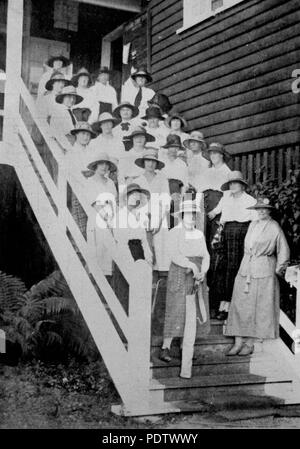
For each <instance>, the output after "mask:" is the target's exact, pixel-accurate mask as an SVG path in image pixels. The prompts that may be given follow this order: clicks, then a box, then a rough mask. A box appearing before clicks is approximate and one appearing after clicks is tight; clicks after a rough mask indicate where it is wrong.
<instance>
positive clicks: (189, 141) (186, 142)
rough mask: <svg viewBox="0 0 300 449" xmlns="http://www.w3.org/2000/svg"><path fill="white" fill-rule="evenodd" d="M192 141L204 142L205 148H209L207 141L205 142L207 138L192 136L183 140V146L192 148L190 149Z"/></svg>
mask: <svg viewBox="0 0 300 449" xmlns="http://www.w3.org/2000/svg"><path fill="white" fill-rule="evenodd" d="M191 142H199V143H203V145H204V149H205V150H206V149H207V143H206V142H205V140H204V139H193V138H192V137H190V138H189V139H185V140H184V141H183V143H182V144H183V146H184V147H185V148H187V149H188V150H191V149H190V144H191ZM191 151H193V150H191Z"/></svg>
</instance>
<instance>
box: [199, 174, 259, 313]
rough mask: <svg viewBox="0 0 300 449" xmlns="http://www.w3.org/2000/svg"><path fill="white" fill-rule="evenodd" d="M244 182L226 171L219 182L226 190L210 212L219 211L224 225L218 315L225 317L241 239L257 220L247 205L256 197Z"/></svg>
mask: <svg viewBox="0 0 300 449" xmlns="http://www.w3.org/2000/svg"><path fill="white" fill-rule="evenodd" d="M247 186H248V184H247V182H246V181H245V180H244V178H243V175H242V173H241V172H239V171H232V172H231V173H229V175H228V178H227V182H226V183H224V184H223V185H222V186H221V189H222V190H223V191H225V193H224V196H223V197H222V198H221V200H220V202H219V204H218V205H217V207H215V208H214V209H213V210H212V211H211V212H209V214H208V217H209V218H210V219H214V218H215V217H216V216H217V215H218V214H221V218H220V223H221V225H222V226H224V229H223V244H224V249H223V252H224V259H223V265H222V268H220V270H221V271H222V274H223V282H222V284H223V296H222V301H221V304H220V307H219V313H218V315H217V317H216V318H217V319H219V320H225V319H226V318H227V315H228V310H229V305H230V301H231V297H232V290H233V284H234V280H235V277H236V274H237V272H238V269H239V267H240V263H241V261H242V258H243V255H244V240H245V235H246V233H247V230H248V227H249V224H250V222H251V221H252V220H256V218H257V213H256V212H255V211H254V210H249V209H248V208H249V207H251V206H253V205H254V204H255V202H256V201H255V199H254V198H253V197H252V196H251V195H248V194H247V193H246V192H245V189H246V187H247Z"/></svg>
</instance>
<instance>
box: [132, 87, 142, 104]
mask: <svg viewBox="0 0 300 449" xmlns="http://www.w3.org/2000/svg"><path fill="white" fill-rule="evenodd" d="M141 101H142V88H141V87H139V91H138V93H137V94H136V97H135V100H134V106H136V107H137V108H138V107H139V106H140V104H141Z"/></svg>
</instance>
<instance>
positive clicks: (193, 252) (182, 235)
mask: <svg viewBox="0 0 300 449" xmlns="http://www.w3.org/2000/svg"><path fill="white" fill-rule="evenodd" d="M197 209H198V208H197V206H196V204H195V202H194V201H190V200H189V201H185V202H184V203H183V204H182V206H181V208H180V210H179V212H177V213H176V214H177V215H179V216H182V218H183V219H182V222H181V223H179V224H178V225H177V226H176V227H175V228H173V229H171V231H170V232H169V240H168V248H169V253H170V258H171V265H170V269H169V274H168V283H167V298H166V314H165V323H164V340H163V345H162V349H161V353H160V358H161V360H163V361H165V362H170V361H171V360H172V356H171V343H172V340H173V338H174V337H182V338H183V344H182V363H181V372H180V377H183V378H190V377H191V373H192V358H193V352H194V343H195V339H196V336H197V335H206V334H207V333H208V332H209V329H210V323H209V311H208V296H207V287H206V282H205V276H206V273H207V270H208V267H209V253H208V251H207V248H206V243H205V238H204V235H203V233H202V232H201V231H200V230H199V229H196V212H198V210H197ZM194 289H196V291H197V293H198V294H197V295H196V296H192V293H193V291H194ZM198 323H200V325H198V326H197V324H198Z"/></svg>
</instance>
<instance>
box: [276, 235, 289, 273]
mask: <svg viewBox="0 0 300 449" xmlns="http://www.w3.org/2000/svg"><path fill="white" fill-rule="evenodd" d="M276 253H277V263H276V274H279V275H281V274H282V272H283V271H284V270H285V268H286V267H287V265H288V262H289V258H290V249H289V245H288V243H287V241H286V238H285V235H284V233H283V231H282V229H280V232H279V234H278V236H277V239H276Z"/></svg>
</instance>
